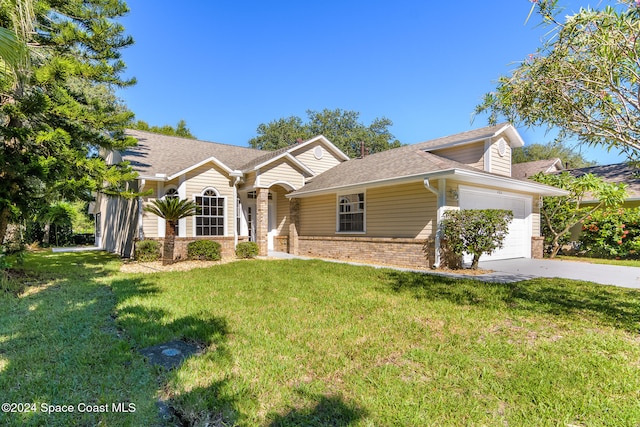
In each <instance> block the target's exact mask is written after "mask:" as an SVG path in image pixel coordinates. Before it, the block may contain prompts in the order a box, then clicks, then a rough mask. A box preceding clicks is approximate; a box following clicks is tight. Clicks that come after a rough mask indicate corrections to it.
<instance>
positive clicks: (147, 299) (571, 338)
mask: <svg viewBox="0 0 640 427" xmlns="http://www.w3.org/2000/svg"><path fill="white" fill-rule="evenodd" d="M31 262H32V263H34V262H37V263H41V262H45V263H46V264H44V265H41V266H40V267H39V268H41V270H42V271H47V272H48V273H47V274H49V275H51V276H52V277H55V278H53V279H51V280H49V281H48V282H47V284H45V285H42V286H39V287H35V288H33V289H32V288H29V289H28V290H27V292H26V293H25V294H23V295H22V296H21V297H20V298H15V297H11V296H8V295H7V296H4V297H0V310H2V311H1V312H2V313H3V314H2V317H0V319H2V320H0V390H3V391H4V390H8V391H9V394H8V395H4V396H3V399H4V400H8V401H12V400H13V401H16V402H19V401H24V400H26V401H31V400H33V399H39V400H40V401H57V402H59V403H60V404H63V403H66V402H70V403H76V404H77V403H78V402H84V401H86V400H87V399H89V400H91V401H94V402H98V403H99V402H105V403H106V402H110V401H111V400H115V401H121V400H124V401H129V402H134V403H135V404H136V408H137V410H136V412H135V414H114V413H108V414H89V415H86V414H85V415H84V417H83V418H80V417H79V416H78V414H75V416H73V417H71V416H65V415H64V414H55V415H48V416H45V415H44V414H35V415H34V414H27V415H22V416H18V415H16V414H9V415H7V414H1V413H0V424H9V425H11V424H12V423H13V425H22V424H23V422H25V423H26V424H27V425H28V424H29V423H31V424H32V425H41V424H45V423H46V424H48V425H49V424H50V425H74V424H76V425H95V424H99V423H102V424H103V425H109V426H112V425H116V426H117V425H153V424H154V423H158V422H159V421H158V419H157V415H155V412H156V411H155V408H154V402H155V400H156V399H157V398H163V399H168V400H169V401H170V402H171V404H172V405H173V406H174V407H175V409H176V410H177V411H178V413H179V414H180V417H181V418H182V419H183V420H185V421H186V422H188V423H190V424H191V425H207V424H208V425H216V426H224V425H241V426H303V425H304V426H324V425H332V426H347V425H348V426H391V425H404V426H425V425H434V426H435V425H437V426H447V425H456V426H457V425H518V426H519V425H536V426H556V425H559V426H565V425H576V426H602V425H610V426H634V425H638V424H640V405H638V404H637V402H638V401H640V373H639V369H638V368H639V366H640V338H639V332H640V292H638V291H633V290H627V289H618V288H614V287H609V286H599V285H595V284H589V283H580V282H573V281H568V280H560V279H540V280H530V281H526V282H519V283H515V284H486V283H481V282H476V281H473V280H453V279H447V278H443V277H439V276H428V275H421V274H415V273H404V272H397V271H393V270H388V269H373V268H367V267H355V266H348V265H343V264H335V263H325V262H321V261H302V260H281V261H244V262H237V263H230V264H224V265H219V266H215V267H213V268H209V269H200V270H192V271H190V272H175V273H159V274H152V275H133V274H128V275H125V274H117V273H114V270H113V269H114V268H115V266H116V263H114V261H113V259H112V258H109V257H107V256H105V255H100V254H95V253H93V254H90V255H87V254H60V255H57V254H56V255H51V254H49V255H46V256H42V255H40V256H38V257H37V258H31ZM74 264H75V265H74ZM54 265H56V266H57V267H56V268H59V269H61V270H64V271H65V274H64V275H63V277H65V278H58V274H59V273H58V272H57V271H55V269H54ZM70 265H72V266H73V267H69V266H70ZM76 267H77V270H74V269H75V268H76ZM30 268H35V267H34V264H31V267H30ZM72 273H73V274H72ZM75 274H82V276H81V277H77V278H75ZM72 275H73V277H74V278H73V279H71V278H69V276H72ZM4 313H8V316H7V315H5V314H4ZM112 318H115V321H114V320H112ZM174 338H184V339H188V340H193V341H197V342H200V343H202V344H204V345H205V346H206V347H207V351H206V353H205V354H203V355H200V356H195V357H192V358H190V359H188V360H187V361H186V362H185V363H184V364H183V365H182V366H181V367H180V368H179V369H176V370H174V371H170V372H165V371H161V370H158V369H154V368H151V367H148V366H146V365H145V364H144V363H143V362H142V359H141V357H140V356H139V355H138V354H137V352H135V351H134V350H138V349H141V348H143V347H146V346H149V345H154V344H159V343H162V342H165V341H169V340H171V339H174ZM64 346H70V348H69V349H67V348H65V347H64ZM53 350H55V351H53ZM96 351H97V352H98V353H99V355H102V357H100V359H99V360H98V361H94V360H93V358H94V357H96V354H95V353H96ZM54 378H55V379H56V380H55V381H53V379H54ZM2 417H4V419H3V418H2ZM154 417H155V418H154Z"/></svg>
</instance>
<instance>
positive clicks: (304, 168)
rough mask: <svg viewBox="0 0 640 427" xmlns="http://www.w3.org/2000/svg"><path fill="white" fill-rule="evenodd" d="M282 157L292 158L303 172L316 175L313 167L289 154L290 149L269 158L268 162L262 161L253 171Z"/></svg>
mask: <svg viewBox="0 0 640 427" xmlns="http://www.w3.org/2000/svg"><path fill="white" fill-rule="evenodd" d="M280 159H287V160H290V161H291V162H292V163H293V164H294V165H295V166H297V167H298V168H300V170H302V171H303V172H305V173H307V174H309V175H312V176H313V175H315V174H314V173H313V171H312V170H311V169H309V168H308V167H306V166H305V165H304V164H303V163H302V162H300V160H298V159H296V158H295V157H293V156H292V155H291V154H289V152H288V151H285V152H284V153H282V154H280V155H278V156H276V157H274V158H272V159H269V160H267V161H266V162H263V163H260V164H259V165H257V166H255V167H254V168H253V169H252V170H253V171H256V172H257V171H259V170H260V169H262V168H264V167H265V166H268V165H269V164H270V163H274V162H275V161H277V160H280Z"/></svg>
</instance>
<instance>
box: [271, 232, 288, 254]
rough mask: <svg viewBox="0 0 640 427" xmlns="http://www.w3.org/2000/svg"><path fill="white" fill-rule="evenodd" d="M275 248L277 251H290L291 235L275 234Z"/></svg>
mask: <svg viewBox="0 0 640 427" xmlns="http://www.w3.org/2000/svg"><path fill="white" fill-rule="evenodd" d="M273 250H275V251H277V252H286V253H288V252H289V236H275V238H274V239H273Z"/></svg>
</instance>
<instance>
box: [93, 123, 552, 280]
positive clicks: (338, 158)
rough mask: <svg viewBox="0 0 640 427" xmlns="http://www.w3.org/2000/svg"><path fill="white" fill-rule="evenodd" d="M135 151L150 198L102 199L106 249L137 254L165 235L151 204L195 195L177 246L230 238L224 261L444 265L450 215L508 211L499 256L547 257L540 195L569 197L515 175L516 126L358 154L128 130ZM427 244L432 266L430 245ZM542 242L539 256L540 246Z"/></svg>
mask: <svg viewBox="0 0 640 427" xmlns="http://www.w3.org/2000/svg"><path fill="white" fill-rule="evenodd" d="M128 134H129V135H131V136H133V137H136V138H137V139H138V146H136V147H134V148H132V149H129V150H127V151H125V152H123V153H111V155H110V158H109V160H111V161H112V162H118V161H120V160H126V161H129V162H131V165H132V166H133V168H134V169H135V170H136V171H138V173H139V175H140V176H139V178H138V180H137V181H136V182H135V183H131V185H132V187H133V188H135V189H137V190H140V191H147V190H152V191H153V194H152V195H150V196H145V197H141V198H139V199H137V200H128V201H127V200H123V199H119V198H110V197H106V196H104V195H102V196H101V197H100V199H99V200H98V201H97V203H96V210H95V213H96V214H97V217H98V221H97V223H98V227H97V231H96V233H97V234H98V238H99V239H98V241H99V244H100V245H101V246H102V247H104V248H105V249H107V250H110V251H113V252H117V253H119V254H121V255H123V256H131V254H132V250H133V241H134V239H142V238H162V237H163V233H164V222H163V220H162V219H160V218H157V217H156V216H154V215H151V214H149V213H146V212H144V211H143V209H142V208H143V205H144V204H145V203H148V202H149V201H150V200H151V199H153V198H154V197H167V196H169V197H171V196H178V197H180V198H188V199H192V200H195V201H196V203H197V204H198V205H199V206H201V208H202V212H201V213H200V214H199V215H197V216H195V217H191V218H185V219H183V220H181V221H180V222H179V226H178V239H177V244H178V245H179V242H180V241H183V242H184V243H185V244H186V242H188V241H191V240H194V239H202V238H207V239H214V240H217V241H219V242H221V244H222V246H223V256H230V255H232V254H233V249H234V247H235V244H236V243H237V242H239V241H246V240H251V241H255V242H257V243H258V247H259V252H260V254H261V255H266V254H267V253H268V250H270V249H273V250H276V251H283V252H289V253H292V254H299V255H306V256H311V257H327V258H336V259H341V260H358V261H373V262H383V263H388V264H395V265H405V266H412V267H424V266H425V265H434V264H435V265H437V264H439V250H438V248H439V246H440V242H439V239H438V233H437V230H438V227H439V223H440V221H441V218H442V215H443V212H444V211H445V210H446V209H458V208H462V209H471V208H476V209H485V208H501V209H509V210H511V211H513V213H514V220H513V222H512V223H511V225H510V232H509V235H508V236H507V239H506V242H505V246H504V248H503V249H501V250H498V251H496V252H494V253H493V254H492V255H491V256H490V257H489V256H485V257H483V259H487V258H493V259H500V258H516V257H531V256H540V257H541V256H542V241H541V238H540V214H539V207H540V203H539V200H540V198H541V196H552V195H562V194H565V192H564V191H563V190H559V189H557V188H554V187H549V186H546V185H542V184H539V183H535V182H531V181H528V180H521V179H515V178H513V177H512V176H511V174H512V165H511V149H512V148H513V147H520V146H522V145H523V141H522V139H521V138H520V135H519V134H518V132H517V131H516V129H515V128H514V127H513V126H511V125H509V124H502V125H497V126H491V127H486V128H482V129H477V130H473V131H469V132H464V133H460V134H456V135H452V136H448V137H445V138H439V139H436V140H432V141H427V142H423V143H419V144H414V145H407V146H403V147H400V148H396V149H393V150H388V151H383V152H380V153H375V154H372V155H370V156H366V157H364V158H360V159H351V160H349V159H348V157H347V156H346V155H345V154H344V153H343V152H342V151H340V150H339V149H338V148H336V147H335V146H334V145H333V144H332V143H331V142H330V141H328V140H327V139H326V138H324V137H323V136H318V137H315V138H312V139H310V140H308V141H304V142H301V143H297V144H294V145H291V146H289V147H286V148H284V149H281V150H277V151H274V152H264V151H260V150H255V149H250V148H242V147H236V146H231V145H224V144H217V143H210V142H202V141H195V140H189V139H182V138H177V137H169V136H164V135H157V134H153V133H148V132H141V131H128ZM425 242H426V243H427V248H428V250H427V255H428V260H425V254H424V253H423V246H424V244H425ZM532 247H533V249H532Z"/></svg>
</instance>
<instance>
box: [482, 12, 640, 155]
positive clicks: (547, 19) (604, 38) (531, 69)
mask: <svg viewBox="0 0 640 427" xmlns="http://www.w3.org/2000/svg"><path fill="white" fill-rule="evenodd" d="M532 3H533V6H532V11H535V12H536V14H537V15H538V16H539V17H540V19H541V21H542V23H543V24H544V25H547V26H550V27H551V30H550V31H549V32H548V33H547V34H546V39H545V40H544V41H543V45H542V47H541V48H540V49H538V51H537V52H536V53H535V54H530V55H529V56H528V57H527V58H526V59H525V60H523V61H522V62H521V63H519V64H518V66H517V67H516V68H515V69H514V70H513V71H512V73H511V75H510V76H503V77H500V79H499V80H498V85H497V88H496V90H495V91H494V92H492V93H488V94H486V95H485V97H484V100H483V102H482V103H480V104H479V105H478V106H477V107H476V113H488V114H489V122H490V123H496V122H497V121H498V119H499V118H502V117H504V118H506V119H507V120H508V121H510V122H512V123H515V124H517V125H524V126H547V127H549V128H555V129H558V130H559V137H558V138H559V139H564V138H569V137H573V138H576V139H577V140H578V141H579V142H581V143H583V144H587V145H600V146H603V147H606V148H607V149H615V150H619V151H622V152H625V153H626V154H627V155H628V156H629V158H631V159H634V158H636V159H637V158H638V156H639V155H640V144H639V143H638V141H640V110H639V109H638V82H639V81H640V56H638V46H637V34H638V33H639V32H640V9H639V5H638V3H637V2H636V1H632V0H621V1H617V2H614V1H613V0H609V1H603V2H598V7H601V8H600V9H594V8H590V7H588V8H584V9H580V10H579V11H578V12H577V13H575V14H572V15H568V16H566V18H565V19H564V22H560V20H559V19H558V18H557V16H558V15H559V14H560V12H561V8H560V6H559V5H558V3H559V2H558V1H557V0H539V1H533V2H532ZM523 56H524V55H523Z"/></svg>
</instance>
